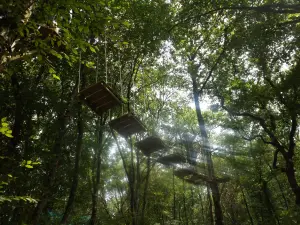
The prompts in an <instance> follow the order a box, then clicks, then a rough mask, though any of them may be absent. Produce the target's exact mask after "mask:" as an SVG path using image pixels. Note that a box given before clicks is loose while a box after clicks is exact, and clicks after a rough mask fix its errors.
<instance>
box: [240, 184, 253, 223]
mask: <svg viewBox="0 0 300 225" xmlns="http://www.w3.org/2000/svg"><path fill="white" fill-rule="evenodd" d="M240 187H241V192H242V196H243V200H244V203H245V206H246V210H247V214H248V216H249V220H250V223H251V225H254V223H253V219H252V216H251V213H250V209H249V206H248V203H247V199H246V196H245V193H244V190H243V187H242V186H241V185H240Z"/></svg>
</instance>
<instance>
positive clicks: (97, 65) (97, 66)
mask: <svg viewBox="0 0 300 225" xmlns="http://www.w3.org/2000/svg"><path fill="white" fill-rule="evenodd" d="M98 68H99V57H98V54H97V64H96V83H97V82H98Z"/></svg>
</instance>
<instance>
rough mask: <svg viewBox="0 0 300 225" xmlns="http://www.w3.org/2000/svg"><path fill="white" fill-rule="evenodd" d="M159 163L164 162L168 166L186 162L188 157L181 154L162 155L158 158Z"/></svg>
mask: <svg viewBox="0 0 300 225" xmlns="http://www.w3.org/2000/svg"><path fill="white" fill-rule="evenodd" d="M157 161H158V162H159V163H161V164H164V165H166V166H171V165H172V164H180V163H185V162H186V158H185V157H184V156H182V155H180V154H176V153H174V154H170V155H166V156H163V157H160V158H159V159H158V160H157Z"/></svg>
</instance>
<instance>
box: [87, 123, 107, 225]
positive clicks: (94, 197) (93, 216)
mask: <svg viewBox="0 0 300 225" xmlns="http://www.w3.org/2000/svg"><path fill="white" fill-rule="evenodd" d="M101 120H103V118H101ZM104 121H105V120H103V121H101V123H100V128H99V130H98V143H99V148H98V150H97V152H96V179H93V192H92V213H91V220H90V225H95V224H97V206H98V192H99V185H100V175H101V155H102V150H103V132H104V130H103V125H104V123H105V122H104Z"/></svg>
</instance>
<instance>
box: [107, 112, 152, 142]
mask: <svg viewBox="0 0 300 225" xmlns="http://www.w3.org/2000/svg"><path fill="white" fill-rule="evenodd" d="M109 125H110V127H111V128H112V129H114V130H115V131H117V132H118V133H119V134H120V135H122V136H123V137H129V136H131V135H133V134H136V133H140V132H145V131H146V127H145V126H144V124H143V123H142V122H141V121H140V120H139V119H138V118H137V117H136V116H135V115H133V114H132V113H129V114H125V115H123V116H121V117H119V118H117V119H115V120H112V121H110V123H109Z"/></svg>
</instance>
